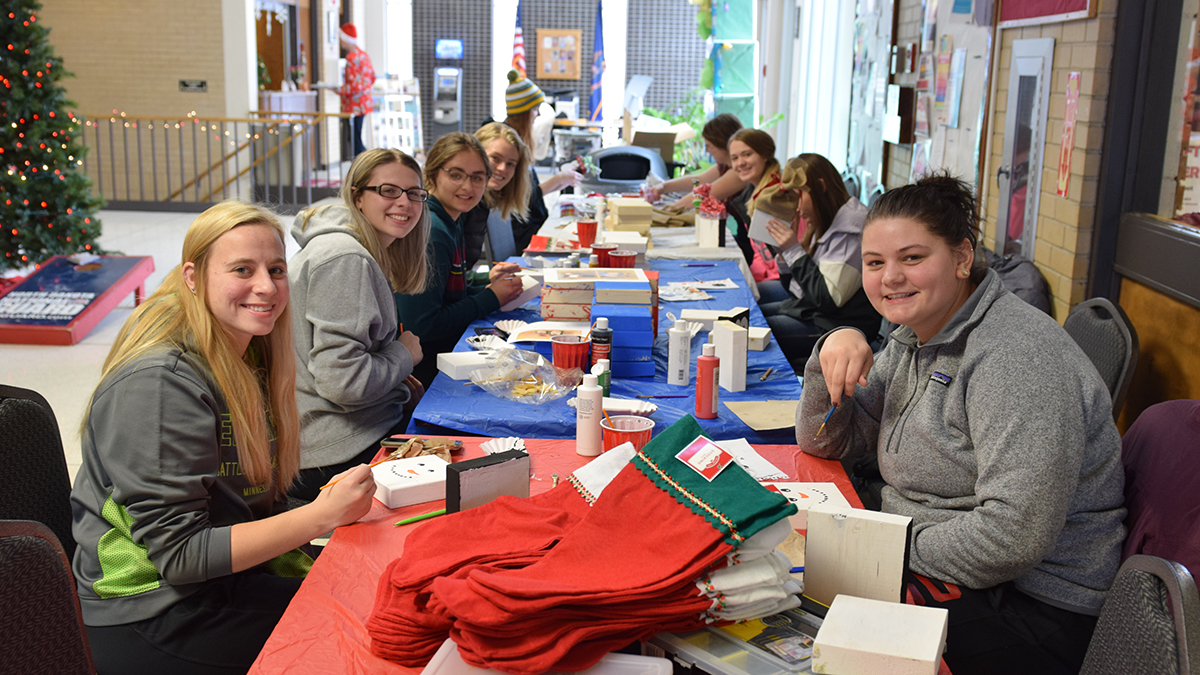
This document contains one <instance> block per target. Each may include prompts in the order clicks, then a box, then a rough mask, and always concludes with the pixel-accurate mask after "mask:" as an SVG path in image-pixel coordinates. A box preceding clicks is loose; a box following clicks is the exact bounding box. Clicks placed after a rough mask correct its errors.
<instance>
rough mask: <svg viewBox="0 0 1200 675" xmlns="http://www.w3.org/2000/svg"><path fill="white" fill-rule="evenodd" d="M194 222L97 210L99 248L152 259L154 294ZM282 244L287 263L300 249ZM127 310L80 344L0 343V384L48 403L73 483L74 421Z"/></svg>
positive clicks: (179, 216) (128, 306)
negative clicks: (35, 394) (37, 395)
mask: <svg viewBox="0 0 1200 675" xmlns="http://www.w3.org/2000/svg"><path fill="white" fill-rule="evenodd" d="M195 217H196V214H195V213H167V212H144V211H101V212H100V222H101V227H102V232H103V234H102V235H101V237H100V243H101V245H102V246H104V248H105V249H107V250H109V251H113V252H120V253H124V254H126V255H148V256H152V257H153V258H154V273H153V274H151V275H150V277H149V279H147V280H146V292H147V293H153V292H154V289H156V288H158V286H159V284H161V283H162V280H163V278H164V277H165V276H166V274H167V272H169V271H170V270H171V269H172V268H173V267H175V266H176V265H178V264H179V255H180V251H182V250H183V235H184V233H185V232H187V228H188V225H190V224H191V222H192V220H193V219H195ZM283 221H284V225H285V227H290V226H291V218H290V217H285V218H284V219H283ZM287 243H288V257H289V258H290V257H291V256H292V255H293V254H295V253H296V251H297V250H299V247H298V246H297V245H296V243H295V242H294V241H293V240H292V238H291V237H288V238H287ZM132 311H133V295H130V296H129V297H127V298H125V299H124V300H123V301H122V302H121V304H120V306H119V307H118V308H117V309H115V310H114V311H113V312H111V313H110V314H109V315H108V316H107V317H105V318H104V320H103V321H101V322H100V324H99V325H97V326H96V328H95V329H93V330H92V332H91V333H89V334H88V336H87V337H85V338H84V339H83V340H82V341H80V342H79V344H76V345H73V346H70V347H61V346H45V347H42V346H35V345H8V344H0V383H3V384H7V385H12V386H16V387H24V388H26V389H33V390H34V391H37V392H38V393H40V394H41V395H42V396H45V397H46V400H47V401H49V402H50V405H51V407H53V408H54V414H55V416H56V417H57V418H58V426H59V429H60V430H61V431H62V439H63V448H64V449H65V451H66V455H67V466H68V468H69V470H70V472H71V478H72V480H74V478H75V473H76V471H77V470H78V469H79V464H80V461H81V456H80V450H79V422H80V420H81V419H82V416H83V411H84V407H85V406H86V405H87V402H88V399H89V398H90V397H91V395H92V390H94V389H95V388H96V385H97V384H98V383H99V381H100V368H101V366H103V365H104V358H105V357H106V356H108V350H109V349H110V348H111V347H112V343H113V340H114V339H115V338H116V335H117V332H118V331H119V330H120V329H121V325H122V324H123V323H124V322H125V319H127V318H128V317H129V314H130V313H131V312H132Z"/></svg>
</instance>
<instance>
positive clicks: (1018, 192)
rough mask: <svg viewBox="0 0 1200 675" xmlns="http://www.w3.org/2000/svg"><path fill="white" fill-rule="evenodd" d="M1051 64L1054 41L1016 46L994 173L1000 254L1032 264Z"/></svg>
mask: <svg viewBox="0 0 1200 675" xmlns="http://www.w3.org/2000/svg"><path fill="white" fill-rule="evenodd" d="M1053 61H1054V38H1039V39H1036V40H1015V41H1014V42H1013V45H1012V60H1011V61H1010V62H1009V78H1008V110H1007V111H1006V116H1005V125H1004V152H1003V159H1002V160H1001V166H1000V169H999V170H998V171H997V172H996V180H997V182H998V183H999V188H1000V212H999V217H998V218H997V219H996V249H997V252H1000V253H1002V254H1008V253H1016V254H1019V255H1021V256H1024V257H1025V258H1027V259H1029V260H1033V244H1034V241H1036V238H1037V213H1038V196H1039V194H1040V193H1041V178H1042V172H1041V166H1042V161H1043V154H1044V151H1045V139H1046V113H1047V109H1048V107H1049V103H1050V68H1051V66H1053Z"/></svg>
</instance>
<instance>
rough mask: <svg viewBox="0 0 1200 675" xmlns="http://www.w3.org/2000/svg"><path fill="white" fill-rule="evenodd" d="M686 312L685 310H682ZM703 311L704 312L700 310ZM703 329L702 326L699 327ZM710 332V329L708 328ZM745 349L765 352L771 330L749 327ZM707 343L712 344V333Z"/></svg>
mask: <svg viewBox="0 0 1200 675" xmlns="http://www.w3.org/2000/svg"><path fill="white" fill-rule="evenodd" d="M684 311H687V310H684ZM701 311H704V310H701ZM701 327H703V324H702V325H701ZM709 330H710V331H711V330H712V329H711V328H709ZM746 331H747V333H746V349H749V350H750V351H752V352H761V351H765V350H766V348H767V345H769V344H771V329H770V328H761V327H759V326H750V327H749V328H747V329H746ZM708 341H709V342H712V341H713V337H712V333H709V334H708Z"/></svg>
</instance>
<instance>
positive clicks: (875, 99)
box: [846, 0, 895, 200]
mask: <svg viewBox="0 0 1200 675" xmlns="http://www.w3.org/2000/svg"><path fill="white" fill-rule="evenodd" d="M858 7H859V11H858V15H857V16H856V17H855V19H854V70H853V73H852V78H853V79H852V83H851V86H850V148H849V152H848V155H847V162H846V163H847V165H848V166H849V167H850V168H851V169H853V170H854V172H855V174H857V175H858V177H859V182H860V186H861V188H862V194H861V195H854V196H855V197H860V198H862V199H864V200H865V199H866V196H867V195H869V194H870V193H871V191H872V190H874V189H875V187H876V186H878V185H881V184H882V183H883V182H884V180H885V179H886V175H885V171H886V169H885V168H884V167H885V162H886V161H887V155H886V152H887V147H886V146H887V144H886V143H884V142H883V119H884V108H885V106H886V100H885V99H886V97H887V85H888V84H889V77H890V74H891V56H892V26H893V25H894V23H895V22H894V14H895V4H894V0H864V1H863V2H860V3H859V5H858Z"/></svg>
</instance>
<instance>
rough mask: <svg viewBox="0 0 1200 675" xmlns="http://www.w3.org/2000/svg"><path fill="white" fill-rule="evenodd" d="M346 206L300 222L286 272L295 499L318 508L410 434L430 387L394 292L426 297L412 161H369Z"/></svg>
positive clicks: (345, 190) (422, 229)
mask: <svg viewBox="0 0 1200 675" xmlns="http://www.w3.org/2000/svg"><path fill="white" fill-rule="evenodd" d="M341 197H342V202H341V203H340V204H332V205H329V206H322V207H317V208H313V209H309V210H307V211H304V212H303V213H301V214H300V215H298V216H296V220H295V224H294V225H293V226H292V236H293V237H294V238H295V239H296V241H297V242H298V243H299V244H300V247H301V248H300V252H299V253H297V254H296V256H295V257H293V258H292V261H291V275H290V276H291V280H292V304H293V312H292V322H293V324H294V326H295V330H294V331H293V333H294V334H295V342H296V350H295V351H296V405H297V407H298V408H299V410H300V441H301V448H302V449H303V450H302V452H301V471H300V476H299V480H298V481H297V483H296V485H295V486H293V488H292V490H291V494H292V496H294V497H298V498H300V499H306V500H312V499H315V498H316V496H317V491H318V490H319V489H320V487H321V486H322V485H325V484H326V483H327V482H329V479H330V477H332V476H333V475H335V474H337V473H339V472H341V471H344V470H345V469H347V468H349V467H352V466H357V465H359V464H364V463H367V462H370V461H371V458H372V456H373V455H374V454H375V452H376V450H378V449H379V441H380V440H381V439H382V438H385V437H387V436H389V435H391V434H392V433H399V432H401V431H403V430H404V426H405V424H406V423H407V414H406V413H408V412H411V410H412V408H413V407H414V406H415V405H416V403H417V401H418V400H420V398H421V394H423V393H424V391H425V390H424V388H423V387H422V386H421V383H420V382H419V381H418V380H417V379H416V378H415V377H413V369H414V368H415V367H416V366H417V364H419V363H420V362H421V360H422V356H423V354H422V350H421V340H420V338H418V337H417V334H416V333H413V332H411V331H404V330H401V325H400V323H399V319H398V317H397V314H396V304H395V301H394V299H393V294H394V293H414V292H420V291H421V290H422V289H424V288H425V286H426V279H427V274H426V266H425V242H426V238H427V236H428V234H427V232H428V229H429V228H428V226H427V225H426V224H425V223H426V220H427V216H426V210H425V201H426V199H427V197H428V192H426V191H425V188H423V187H422V186H421V168H420V166H419V165H418V164H417V162H416V160H414V159H413V158H412V157H409V156H408V155H406V154H404V153H403V152H400V151H398V150H391V149H386V148H376V149H372V150H368V151H366V152H364V153H362V154H361V155H359V156H358V157H357V158H355V160H354V163H353V164H352V165H351V166H350V171H349V173H348V174H347V175H346V180H345V182H344V183H343V185H342V190H341Z"/></svg>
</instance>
